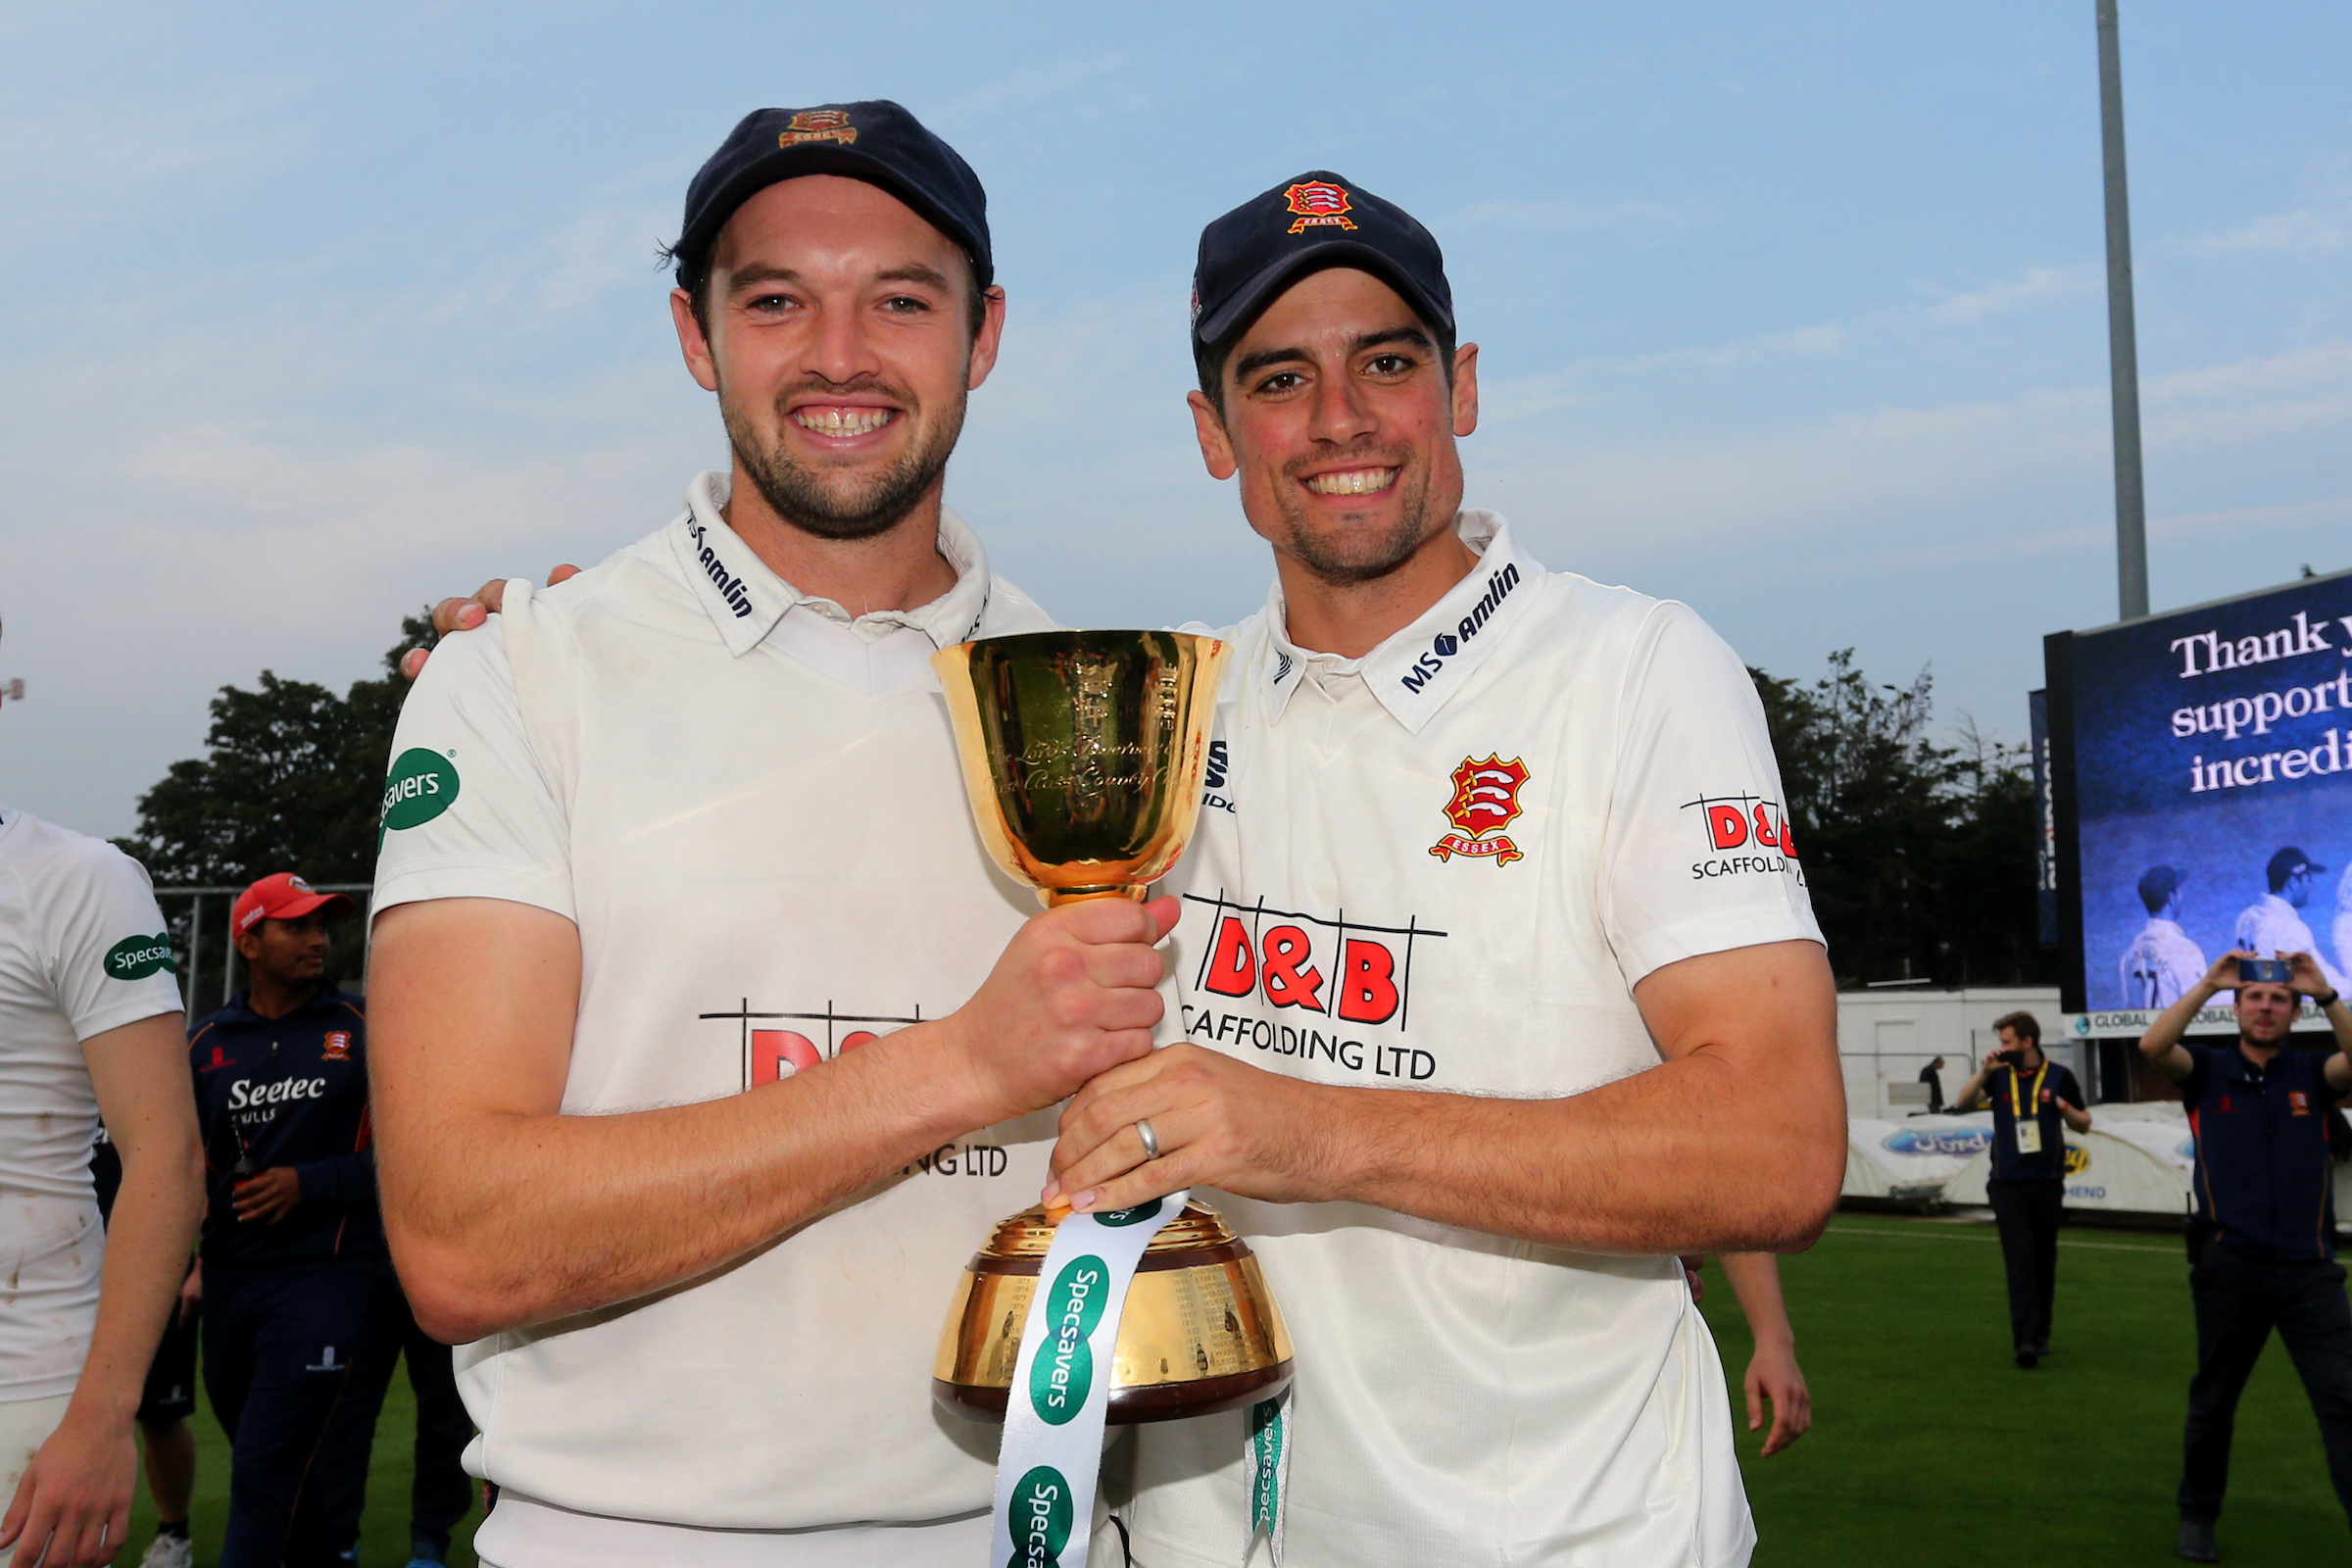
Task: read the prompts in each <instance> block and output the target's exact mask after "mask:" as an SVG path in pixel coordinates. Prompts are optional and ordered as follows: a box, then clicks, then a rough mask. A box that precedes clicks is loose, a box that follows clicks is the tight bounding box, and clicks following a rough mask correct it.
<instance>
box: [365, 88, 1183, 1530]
mask: <svg viewBox="0 0 2352 1568" xmlns="http://www.w3.org/2000/svg"><path fill="white" fill-rule="evenodd" d="M675 257H676V261H677V282H678V287H677V288H676V289H675V290H674V291H673V292H672V294H671V296H670V305H671V313H672V316H673V319H674V321H675V324H676V328H677V334H678V342H679V346H680V348H681V350H682V352H683V354H684V357H685V360H686V365H687V368H688V369H689V370H690V371H691V373H692V374H693V376H694V378H695V380H696V382H697V383H698V384H699V385H700V386H702V387H703V388H704V389H705V390H707V391H711V392H713V393H715V394H716V395H717V399H718V405H719V411H720V415H721V417H722V419H723V422H724V424H725V427H726V431H727V436H728V442H729V445H730V447H731V448H732V453H733V457H732V463H731V465H730V468H729V470H728V471H727V472H724V473H707V474H704V475H702V476H701V477H700V478H698V479H696V480H695V481H694V482H693V484H692V485H691V486H690V487H689V489H688V491H687V497H686V507H685V510H684V511H683V512H682V513H680V514H679V515H678V516H677V517H676V518H675V519H674V520H673V521H672V522H670V523H669V524H668V525H667V526H665V527H663V528H661V529H659V530H657V531H656V532H655V533H653V534H651V535H650V536H648V537H647V538H645V539H644V540H642V541H640V542H639V543H637V544H636V545H633V546H631V547H630V548H628V549H626V550H623V551H621V552H620V553H619V554H618V555H615V556H614V557H613V558H612V559H611V560H609V561H607V562H605V563H604V564H602V565H599V566H596V567H594V568H592V569H590V570H588V571H586V572H583V573H581V574H579V575H577V576H575V577H573V578H571V579H570V580H568V581H566V582H564V583H563V584H561V585H560V586H556V587H553V588H551V589H548V590H546V591H543V592H539V593H533V592H531V591H530V589H529V585H528V584H526V583H520V582H516V583H512V584H509V585H508V586H507V589H506V591H505V594H504V598H503V613H502V614H501V615H500V616H498V617H496V618H494V619H491V620H489V621H488V622H487V623H486V624H484V625H482V626H481V627H480V628H479V629H476V630H472V631H469V632H466V633H463V634H461V635H457V636H453V637H451V638H449V639H447V640H446V641H445V642H444V643H443V644H442V645H441V646H440V648H439V649H438V650H437V651H436V652H435V654H434V655H433V658H432V661H431V662H430V664H429V665H428V666H426V668H425V670H424V672H423V675H422V677H421V678H420V680H419V681H418V683H417V688H416V690H415V692H414V693H413V694H412V695H411V697H410V699H409V701H408V704H407V706H406V708H405V710H404V711H403V712H402V714H401V721H400V728H399V733H398V736H397V739H396V742H395V747H394V751H395V757H394V760H393V769H392V778H391V781H390V784H389V786H388V788H387V791H386V796H385V812H384V846H383V856H382V865H381V869H380V871H379V874H378V879H377V882H376V910H377V913H376V927H375V950H374V964H373V986H372V997H371V1000H372V1002H373V1008H372V1010H373V1019H374V1026H375V1042H374V1047H375V1056H374V1062H373V1070H374V1075H375V1079H374V1087H375V1110H376V1117H377V1128H378V1150H379V1153H378V1159H379V1169H380V1173H381V1181H382V1192H383V1204H384V1218H385V1223H386V1227H387V1231H388V1234H389V1237H390V1241H391V1244H392V1250H393V1254H394V1257H395V1260H396V1261H397V1263H398V1264H399V1267H400V1272H401V1275H402V1278H403V1280H404V1282H405V1283H406V1285H407V1287H408V1289H409V1293H410V1297H411V1299H412V1301H413V1303H414V1305H415V1307H416V1310H417V1318H418V1320H419V1321H420V1322H422V1323H423V1324H424V1325H425V1327H426V1328H427V1329H428V1330H430V1331H432V1332H433V1333H435V1334H436V1335H437V1336H439V1337H441V1338H445V1339H450V1340H463V1341H471V1342H473V1343H471V1344H469V1345H467V1346H466V1347H465V1348H463V1349H462V1350H461V1351H460V1352H459V1356H458V1361H459V1367H460V1372H461V1378H462V1381H463V1385H464V1388H465V1392H466V1402H467V1404H468V1406H469V1408H470V1409H471V1410H472V1412H473V1416H474V1420H475V1422H476V1424H477V1425H478V1426H479V1427H480V1428H481V1431H482V1437H481V1439H480V1441H479V1442H478V1443H477V1444H476V1445H475V1446H474V1448H473V1449H472V1450H471V1452H470V1461H471V1463H472V1465H473V1466H474V1468H476V1470H477V1471H478V1472H479V1473H481V1474H484V1475H486V1476H487V1477H488V1478H489V1479H491V1480H492V1481H495V1482H497V1483H498V1484H499V1485H500V1487H501V1488H502V1489H503V1492H502V1495H501V1498H500V1501H499V1504H498V1506H497V1508H496V1509H495V1510H494V1511H493V1513H492V1514H491V1516H490V1518H489V1520H488V1521H487V1522H486V1523H485V1524H484V1526H483V1527H482V1529H481V1531H480V1533H479V1535H478V1536H477V1538H476V1543H475V1544H476V1547H477V1549H478V1550H479V1551H480V1553H481V1554H482V1558H483V1560H484V1561H485V1562H487V1563H491V1564H495V1565H496V1568H558V1565H561V1568H600V1565H612V1568H621V1565H629V1568H636V1565H642V1564H703V1563H709V1564H725V1565H735V1564H744V1565H751V1564H761V1565H764V1564H785V1563H789V1564H844V1565H846V1564H882V1563H888V1564H893V1565H898V1564H915V1565H923V1564H932V1563H940V1564H948V1563H954V1564H956V1565H958V1568H960V1565H962V1564H965V1563H968V1562H971V1561H974V1560H976V1559H977V1558H978V1557H979V1556H980V1555H981V1554H982V1553H984V1552H985V1550H986V1548H987V1544H988V1535H989V1520H988V1516H987V1505H988V1501H989V1497H990V1491H991V1485H992V1480H993V1461H994V1457H995V1454H994V1448H995V1444H994V1432H993V1430H991V1429H987V1428H981V1427H976V1426H971V1425H967V1424H965V1423H962V1422H957V1421H952V1420H949V1419H947V1418H944V1417H942V1416H940V1415H938V1414H936V1413H935V1412H934V1409H933V1406H932V1403H931V1399H930V1389H929V1363H930V1357H931V1352H932V1349H933V1347H934V1342H935V1338H936V1335H937V1332H938V1326H939V1313H940V1310H941V1308H942V1305H943V1304H944V1302H945V1301H946V1299H947V1294H948V1292H949V1290H950V1288H951V1287H952V1285H953V1283H954V1281H955V1278H956V1269H957V1267H958V1265H959V1264H960V1263H961V1262H962V1261H963V1259H964V1257H965V1256H966V1255H968V1253H969V1251H970V1249H971V1247H972V1246H973V1244H974V1242H975V1241H976V1239H978V1238H979V1237H980V1236H982V1235H983V1234H984V1233H985V1231H986V1228H987V1227H988V1226H989V1225H990V1224H991V1223H993V1222H994V1221H995V1220H996V1219H998V1218H999V1217H1001V1216H1002V1215H1003V1214H1004V1213H1005V1211H1007V1210H1009V1209H1012V1208H1016V1207H1019V1206H1020V1205H1021V1204H1022V1203H1024V1202H1027V1201H1029V1200H1030V1197H1031V1195H1034V1194H1035V1193H1036V1192H1037V1190H1038V1185H1039V1183H1041V1182H1042V1181H1043V1180H1044V1179H1045V1176H1046V1155H1047V1152H1048V1145H1049V1143H1050V1141H1051V1138H1052V1135H1053V1120H1052V1117H1051V1115H1050V1114H1046V1115H1040V1114H1037V1113H1038V1112H1039V1111H1040V1110H1041V1108H1042V1107H1049V1106H1051V1105H1053V1104H1054V1103H1055V1102H1057V1101H1059V1100H1061V1099H1062V1098H1063V1097H1065V1096H1066V1095H1068V1094H1070V1093H1071V1092H1072V1091H1073V1090H1074V1089H1076V1088H1077V1086H1078V1085H1079V1084H1081V1083H1083V1082H1085V1081H1086V1080H1087V1079H1088V1078H1090V1077H1092V1076H1094V1075H1095V1074H1097V1073H1099V1072H1101V1071H1103V1070H1104V1069H1106V1068H1108V1067H1110V1066H1113V1065H1116V1064H1118V1063H1120V1062H1123V1061H1126V1060H1129V1059H1132V1058H1133V1057H1135V1056H1137V1055H1139V1054H1142V1053H1143V1052H1145V1051H1146V1050H1148V1049H1149V1046H1150V1030H1151V1028H1152V1025H1153V1024H1154V1023H1155V1022H1156V1021H1157V1019H1158V1017H1159V1013H1160V1003H1159V999H1158V998H1157V997H1156V996H1155V995H1154V994H1153V991H1152V987H1153V985H1154V984H1155V983H1156V982H1157V981H1158V979H1159V977H1160V972H1161V970H1160V961H1159V958H1158V956H1156V955H1155V954H1154V953H1153V952H1152V948H1151V944H1152V942H1153V941H1154V940H1155V939H1156V938H1157V937H1158V936H1159V935H1160V933H1161V930H1162V929H1163V927H1164V924H1165V922H1166V920H1167V919H1168V918H1169V915H1168V911H1167V909H1166V908H1165V907H1156V908H1146V907H1138V906H1135V905H1131V904H1126V903H1124V902H1119V903H1117V904H1115V905H1104V904H1090V905H1083V906H1079V907H1072V908H1064V909H1060V910H1055V911H1053V912H1051V913H1047V914H1042V915H1036V914H1034V911H1035V907H1036V906H1035V904H1034V903H1033V902H1032V900H1031V899H1030V897H1029V895H1028V893H1027V891H1026V890H1025V889H1022V888H1019V887H1017V886H1015V885H1013V884H1011V883H1009V882H1007V881H1005V879H1004V878H1003V877H1002V876H1001V875H999V874H998V873H997V872H996V871H995V869H994V868H993V866H992V865H991V864H990V863H989V861H988V858H987V857H986V855H985V854H984V853H983V852H982V850H981V848H980V846H979V843H978V841H977V839H976V838H975V837H974V834H973V829H972V825H971V816H970V812H969V811H968V809H966V808H965V805H964V802H963V796H962V785H961V780H960V775H959V772H958V769H957V765H956V755H955V750H954V744H953V740H952V737H951V731H950V728H949V724H948V720H947V716H946V713H945V711H944V709H943V706H942V700H941V697H940V693H939V689H938V685H937V682H936V679H935V678H934V676H933V674H932V670H931V665H930V655H931V654H932V653H933V651H934V650H936V649H937V648H939V647H941V646H944V645H947V644H952V643H956V642H960V641H963V640H965V639H967V638H970V637H974V636H988V635H997V634H1002V633H1009V632H1022V631H1032V630H1040V629H1043V628H1045V627H1046V626H1047V625H1048V624H1049V622H1048V621H1047V620H1046V617H1045V616H1044V614H1043V613H1041V612H1040V611H1039V610H1038V609H1037V607H1036V606H1035V605H1034V604H1033V603H1031V602H1030V601H1029V600H1028V599H1027V598H1026V597H1025V596H1023V595H1022V594H1021V593H1020V592H1019V591H1018V590H1017V589H1015V588H1013V587H1012V586H1011V585H1010V584H1008V583H1005V582H1004V581H1002V580H1001V579H999V578H997V577H995V576H994V575H993V574H992V573H991V572H990V571H989V568H988V561H987V556H986V554H985V552H983V550H982V549H981V546H980V542H979V540H978V539H977V538H975V537H974V536H973V534H972V533H971V531H970V530H969V529H968V528H966V527H965V526H964V525H963V523H962V522H961V521H960V520H959V519H957V518H956V516H955V515H953V514H952V513H949V512H947V511H946V510H944V509H943V508H942V506H941V504H940V495H941V484H942V479H943V475H944V472H945V468H946V464H947V460H948V455H949V453H950V452H951V451H952V450H953V449H954V447H955V444H956V435H957V433H958V432H959V430H960V429H961V427H962V421H963V412H964V403H965V398H966V396H967V394H968V393H969V392H970V391H971V390H972V389H973V388H976V387H978V386H979V385H980V384H981V382H982V381H983V380H985V379H986V377H987V375H988V372H989V368H990V367H991V366H992V365H993V363H994V361H995V358H996V352H997V341H998V334H999V332H1000V331H1001V329H1002V326H1003V322H1004V310H1005V301H1004V294H1003V291H1002V290H1000V289H998V288H997V287H996V286H995V284H994V280H993V276H992V272H991V263H990V251H989V235H988V226H987V217H986V202H985V198H984V196H983V195H982V192H981V189H980V185H979V182H978V180H977V179H976V178H974V176H973V174H972V172H971V170H970V169H969V168H967V167H966V166H965V165H964V163H963V160H962V159H960V158H958V157H957V156H956V154H955V152H954V151H953V150H951V149H950V148H949V147H948V146H947V145H946V144H945V143H944V142H941V141H940V140H939V139H938V138H937V137H935V136H933V135H932V134H931V133H930V132H929V131H927V130H925V129H924V128H923V127H922V126H921V125H920V124H919V123H916V122H915V121H914V119H913V118H912V117H911V116H909V115H908V114H907V112H906V111H905V110H903V109H901V108H899V107H898V106H897V105H895V104H889V103H853V104H843V105H833V106H826V107H821V108H816V109H807V110H797V111H794V110H762V111H760V112H759V113H757V114H754V115H752V116H750V117H749V118H747V119H746V120H745V121H744V122H743V123H741V124H740V125H738V126H737V127H736V129H735V131H734V133H733V134H732V135H730V136H729V137H728V139H727V141H726V143H725V144H724V145H723V146H721V147H720V149H719V150H718V152H717V153H716V154H714V155H713V156H712V157H711V161H710V162H709V163H708V164H707V165H705V167H704V168H703V170H702V172H700V173H699V174H697V175H696V177H695V179H694V182H693V184H692V186H691V187H690V188H689V190H688V192H687V200H686V216H685V223H684V227H683V230H682V232H681V234H680V236H679V239H678V241H677V245H676V247H675ZM1025 915H1032V916H1033V917H1032V918H1027V919H1024V916H1025ZM1008 944H1009V946H1008Z"/></svg>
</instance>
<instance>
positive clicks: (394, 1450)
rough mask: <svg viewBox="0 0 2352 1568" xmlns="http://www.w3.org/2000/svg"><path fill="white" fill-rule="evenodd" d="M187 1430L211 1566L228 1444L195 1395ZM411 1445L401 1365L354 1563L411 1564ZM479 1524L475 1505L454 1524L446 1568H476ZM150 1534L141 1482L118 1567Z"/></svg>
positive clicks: (385, 1567) (224, 1501)
mask: <svg viewBox="0 0 2352 1568" xmlns="http://www.w3.org/2000/svg"><path fill="white" fill-rule="evenodd" d="M193 1425H194V1426H195V1429H196V1496H195V1501H194V1507H193V1510H192V1515H191V1517H190V1519H189V1528H190V1530H191V1531H192V1532H193V1533H194V1534H195V1537H196V1561H197V1562H198V1563H200V1564H210V1563H212V1562H214V1561H216V1560H217V1559H218V1558H219V1557H220V1555H221V1532H222V1530H223V1529H224V1528H225V1527H226V1525H227V1522H228V1440H227V1439H226V1438H224V1437H222V1436H221V1423H220V1422H218V1421H216V1420H214V1419H213V1412H212V1410H211V1408H210V1407H209V1406H207V1405H205V1404H204V1403H203V1397H202V1394H201V1392H199V1395H198V1403H197V1409H196V1419H195V1421H194V1423H193ZM416 1441H417V1401H416V1398H415V1397H414V1396H412V1395H411V1394H410V1393H409V1378H408V1371H407V1368H405V1367H403V1368H400V1369H398V1370H396V1371H394V1372H393V1374H392V1391H391V1393H390V1394H389V1395H387V1396H386V1397H385V1399H384V1413H383V1418H382V1419H381V1420H380V1421H379V1422H378V1423H377V1425H376V1429H375V1459H374V1462H373V1463H372V1464H371V1465H370V1466H369V1467H368V1513H367V1517H366V1518H365V1519H364V1520H363V1521H362V1523H361V1526H360V1561H361V1562H362V1563H363V1564H366V1565H367V1568H401V1565H402V1564H403V1563H406V1562H407V1561H408V1560H409V1477H410V1474H411V1472H412V1470H413V1469H414V1460H413V1453H414V1445H415V1443H416ZM481 1522H482V1514H481V1509H480V1508H479V1507H478V1506H477V1507H475V1509H474V1510H473V1512H471V1513H469V1514H467V1515H466V1520H465V1522H464V1523H462V1524H460V1525H459V1526H458V1530H457V1539H456V1540H455V1541H453V1542H451V1543H450V1553H449V1560H450V1563H451V1565H452V1568H475V1564H474V1559H473V1527H474V1526H475V1525H477V1524H480V1523H481ZM154 1535H155V1503H154V1501H153V1499H151V1498H150V1497H149V1496H148V1495H147V1484H146V1480H145V1478H144V1477H142V1478H141V1479H140V1482H139V1498H138V1501H137V1503H136V1504H134V1505H133V1507H132V1508H131V1514H130V1541H129V1544H127V1545H125V1546H124V1547H123V1552H122V1554H121V1555H120V1556H118V1557H116V1558H115V1564H116V1568H129V1565H131V1564H134V1563H136V1562H137V1561H138V1560H139V1554H140V1553H141V1552H143V1551H145V1550H146V1549H147V1543H148V1541H149V1540H150V1539H151V1538H153V1536H154Z"/></svg>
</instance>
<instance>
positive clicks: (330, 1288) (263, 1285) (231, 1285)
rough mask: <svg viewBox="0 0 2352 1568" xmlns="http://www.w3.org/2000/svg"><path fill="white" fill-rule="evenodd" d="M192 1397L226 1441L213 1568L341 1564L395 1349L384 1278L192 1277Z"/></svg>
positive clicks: (301, 1269)
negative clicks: (207, 1408)
mask: <svg viewBox="0 0 2352 1568" xmlns="http://www.w3.org/2000/svg"><path fill="white" fill-rule="evenodd" d="M204 1275H205V1277H204V1392H205V1394H206V1395H207V1396H208V1397H210V1398H211V1400H212V1404H213V1413H214V1414H215V1415H217V1416H218V1417H220V1420H221V1430H222V1431H224V1432H226V1433H227V1434H228V1441H229V1450H230V1453H229V1472H228V1533H227V1537H226V1539H225V1540H224V1541H223V1542H222V1543H221V1559H220V1560H221V1568H278V1565H279V1564H280V1563H286V1564H291V1565H293V1568H314V1565H322V1564H329V1563H336V1562H350V1561H353V1560H354V1559H355V1558H356V1557H357V1555H358V1553H359V1544H360V1510H361V1508H362V1507H363V1505H364V1504H365V1503H366V1502H367V1499H368V1454H369V1451H370V1449H371V1448H372V1447H373V1446H374V1442H375V1418H376V1414H377V1412H378V1411H379V1410H380V1409H381V1408H382V1407H383V1402H384V1389H385V1386H386V1385H387V1384H388V1383H389V1382H390V1381H391V1378H392V1362H393V1358H394V1357H395V1356H397V1355H398V1354H399V1353H400V1319H401V1317H402V1315H404V1308H403V1305H402V1302H401V1299H400V1290H399V1287H398V1286H397V1285H396V1284H394V1283H393V1279H392V1271H391V1270H390V1269H389V1268H388V1267H385V1266H383V1265H382V1264H370V1263H364V1262H351V1263H317V1264H308V1265H301V1266H295V1267H288V1268H271V1269H253V1270H235V1269H224V1268H208V1269H206V1270H205V1271H204Z"/></svg>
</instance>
